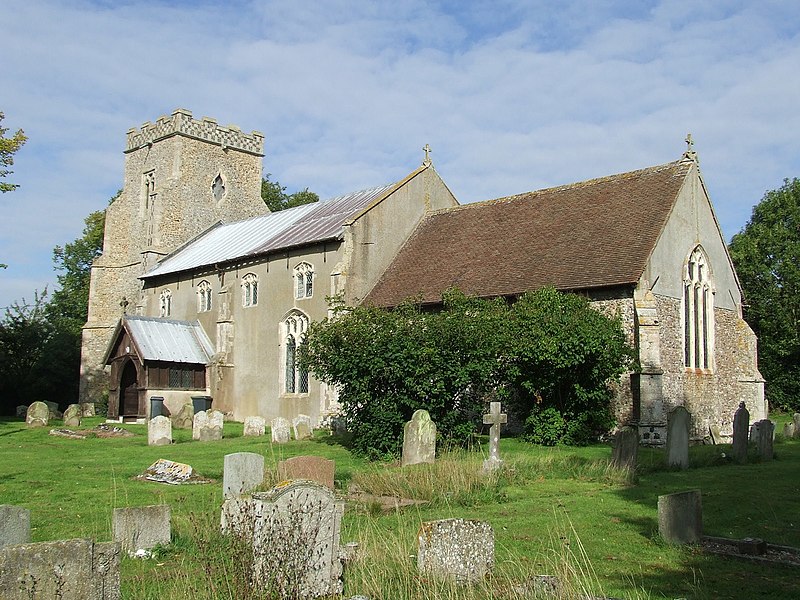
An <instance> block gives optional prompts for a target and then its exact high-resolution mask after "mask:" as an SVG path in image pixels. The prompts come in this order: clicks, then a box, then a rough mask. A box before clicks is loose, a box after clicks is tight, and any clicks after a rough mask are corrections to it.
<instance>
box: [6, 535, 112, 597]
mask: <svg viewBox="0 0 800 600" xmlns="http://www.w3.org/2000/svg"><path fill="white" fill-rule="evenodd" d="M119 558H120V545H119V544H118V543H116V542H106V543H102V544H99V543H96V542H94V541H92V540H82V539H78V540H62V541H58V542H40V543H37V544H19V545H16V546H8V547H6V548H2V549H0V593H2V597H3V600H52V599H53V598H59V599H62V600H78V599H80V600H119V598H120V588H119V583H120V576H119Z"/></svg>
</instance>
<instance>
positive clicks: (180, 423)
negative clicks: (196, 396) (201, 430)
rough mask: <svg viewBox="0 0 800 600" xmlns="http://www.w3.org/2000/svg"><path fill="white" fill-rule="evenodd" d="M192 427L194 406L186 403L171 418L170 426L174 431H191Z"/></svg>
mask: <svg viewBox="0 0 800 600" xmlns="http://www.w3.org/2000/svg"><path fill="white" fill-rule="evenodd" d="M193 425H194V405H193V404H192V403H191V402H187V403H186V404H184V405H183V406H181V409H180V410H179V411H178V414H176V415H175V416H173V417H172V426H173V427H174V428H175V429H192V427H193Z"/></svg>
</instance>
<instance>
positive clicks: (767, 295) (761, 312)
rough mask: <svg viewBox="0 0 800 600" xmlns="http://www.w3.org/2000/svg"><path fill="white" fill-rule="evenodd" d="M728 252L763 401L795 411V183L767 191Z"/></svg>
mask: <svg viewBox="0 0 800 600" xmlns="http://www.w3.org/2000/svg"><path fill="white" fill-rule="evenodd" d="M729 249H730V253H731V258H732V259H733V262H734V265H735V266H736V272H737V274H738V275H739V281H740V282H741V285H742V289H743V291H744V301H745V311H744V317H745V319H746V320H747V322H748V323H749V324H750V326H751V327H752V328H753V330H754V331H755V333H756V335H758V364H759V369H760V370H761V374H762V375H764V378H765V379H766V380H767V383H766V386H765V388H766V397H767V400H769V403H770V405H771V406H772V407H773V408H782V409H785V410H792V411H796V410H800V180H798V179H792V180H791V181H789V180H788V179H787V180H785V181H784V184H783V186H782V187H781V188H779V189H777V190H772V191H769V192H767V193H766V194H765V195H764V198H763V199H762V200H761V202H759V203H758V204H757V205H756V206H755V208H753V214H752V216H751V217H750V221H749V222H748V223H747V225H745V227H744V229H743V230H742V231H741V232H739V233H738V234H736V235H735V236H733V239H732V240H731V243H730V247H729Z"/></svg>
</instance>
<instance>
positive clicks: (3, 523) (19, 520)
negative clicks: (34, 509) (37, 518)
mask: <svg viewBox="0 0 800 600" xmlns="http://www.w3.org/2000/svg"><path fill="white" fill-rule="evenodd" d="M30 541H31V511H29V510H28V509H27V508H22V507H21V506H12V505H11V504H0V548H3V547H4V546H13V545H14V544H27V543H28V542H30Z"/></svg>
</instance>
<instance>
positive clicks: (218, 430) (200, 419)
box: [192, 410, 225, 442]
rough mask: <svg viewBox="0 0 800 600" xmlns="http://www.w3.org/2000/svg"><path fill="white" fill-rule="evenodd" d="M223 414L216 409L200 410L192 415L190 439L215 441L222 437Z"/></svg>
mask: <svg viewBox="0 0 800 600" xmlns="http://www.w3.org/2000/svg"><path fill="white" fill-rule="evenodd" d="M224 422H225V415H223V414H222V413H221V412H219V411H218V410H212V411H205V410H201V411H200V412H198V413H197V414H196V415H195V416H194V423H193V425H192V439H195V440H200V441H201V442H215V441H218V440H221V439H222V428H223V426H224Z"/></svg>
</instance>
